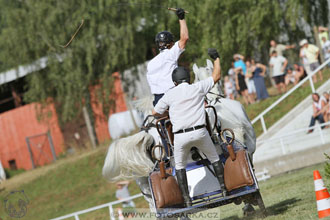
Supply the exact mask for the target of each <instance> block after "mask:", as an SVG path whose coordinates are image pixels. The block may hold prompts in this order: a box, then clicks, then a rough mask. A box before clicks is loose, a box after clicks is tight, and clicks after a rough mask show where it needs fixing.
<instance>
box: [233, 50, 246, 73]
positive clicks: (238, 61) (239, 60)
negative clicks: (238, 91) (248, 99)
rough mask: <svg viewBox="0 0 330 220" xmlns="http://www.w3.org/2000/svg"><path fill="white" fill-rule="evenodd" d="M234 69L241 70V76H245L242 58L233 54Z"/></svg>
mask: <svg viewBox="0 0 330 220" xmlns="http://www.w3.org/2000/svg"><path fill="white" fill-rule="evenodd" d="M234 60H235V62H234V68H235V69H236V68H239V67H241V68H242V71H243V75H244V76H245V74H246V65H245V63H244V56H242V55H240V54H234Z"/></svg>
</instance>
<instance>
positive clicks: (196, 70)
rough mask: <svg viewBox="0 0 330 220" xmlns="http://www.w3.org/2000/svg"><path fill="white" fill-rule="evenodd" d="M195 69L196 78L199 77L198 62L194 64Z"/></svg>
mask: <svg viewBox="0 0 330 220" xmlns="http://www.w3.org/2000/svg"><path fill="white" fill-rule="evenodd" d="M193 71H194V73H195V79H197V78H198V77H197V76H198V74H199V68H198V66H197V64H196V63H194V65H193Z"/></svg>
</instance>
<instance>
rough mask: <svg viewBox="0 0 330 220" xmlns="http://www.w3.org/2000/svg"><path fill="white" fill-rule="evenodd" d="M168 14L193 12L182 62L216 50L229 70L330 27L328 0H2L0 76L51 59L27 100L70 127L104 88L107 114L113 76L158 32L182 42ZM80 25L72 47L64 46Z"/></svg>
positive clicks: (144, 53) (145, 52)
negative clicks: (275, 43) (311, 29)
mask: <svg viewBox="0 0 330 220" xmlns="http://www.w3.org/2000/svg"><path fill="white" fill-rule="evenodd" d="M166 7H182V8H184V9H186V10H187V11H189V14H187V15H186V20H187V23H188V28H189V33H190V42H189V43H188V45H187V48H186V52H185V53H184V56H183V58H182V59H181V62H183V63H185V64H188V65H189V64H190V63H193V62H199V63H201V62H203V64H204V62H205V61H204V60H205V58H207V54H206V50H207V48H209V47H216V48H218V49H219V51H220V55H221V58H222V66H223V69H224V70H226V69H227V68H228V67H229V66H230V61H231V59H232V55H233V54H234V53H242V54H244V55H246V56H247V57H255V56H257V55H258V56H259V57H260V59H261V60H262V61H264V62H266V60H267V59H268V47H269V41H270V40H271V39H275V40H278V39H279V36H281V35H287V36H288V38H287V41H289V42H291V43H297V42H298V40H299V39H301V37H304V36H305V33H306V32H305V31H304V28H305V27H304V26H303V27H302V25H301V19H302V18H303V19H304V21H305V23H304V22H303V25H310V26H313V25H327V22H328V7H327V2H326V1H325V0H316V1H313V0H299V1H296V0H288V1H284V0H274V1H273V0H205V1H199V0H189V1H183V0H166V1H161V0H144V1H142V0H132V1H125V2H123V1H121V0H98V1H87V0H70V1H56V0H49V1H37V0H22V1H18V0H14V1H13V0H0V12H1V15H0V27H1V30H0V48H1V51H0V60H1V67H0V69H1V70H6V69H8V68H10V67H16V66H18V65H20V64H28V63H32V62H34V61H35V60H37V59H39V58H41V57H48V58H49V64H48V67H47V68H46V69H44V70H42V71H39V72H36V73H34V74H30V75H29V76H28V77H27V86H28V92H27V93H26V95H25V100H26V101H29V102H34V101H38V102H43V101H47V100H49V98H52V99H51V100H52V101H54V102H55V103H57V107H58V111H59V113H60V116H61V119H62V121H67V120H70V119H72V118H73V117H75V116H76V115H77V113H79V110H80V109H81V107H82V106H83V105H84V104H85V103H86V102H88V100H89V88H90V86H91V85H94V84H101V85H102V90H101V94H102V95H101V96H100V97H101V100H100V101H101V102H102V104H103V106H104V107H105V109H106V111H107V110H109V108H110V107H111V103H112V102H111V100H109V99H108V98H104V97H109V94H110V93H111V87H112V84H111V83H112V78H111V77H110V76H111V73H112V72H115V71H121V70H124V69H128V68H130V67H133V66H135V65H136V64H139V63H142V62H144V61H146V60H148V59H150V58H152V56H153V53H152V51H153V49H155V48H154V36H155V34H156V33H157V32H159V31H161V30H164V29H167V30H170V31H171V32H173V33H174V34H175V36H176V38H178V37H179V25H178V21H177V17H176V16H175V14H174V13H173V12H170V11H168V10H166ZM82 19H84V20H85V23H84V25H83V27H82V29H81V31H80V32H79V33H78V34H77V36H76V38H75V39H74V40H73V42H72V43H71V45H70V46H69V47H68V48H65V49H64V48H62V47H60V46H59V45H64V44H65V43H66V42H67V41H68V40H69V39H70V38H71V36H72V34H73V33H74V32H75V30H76V29H77V27H78V26H79V24H80V22H81V20H82ZM284 43H285V42H284ZM59 57H60V59H59Z"/></svg>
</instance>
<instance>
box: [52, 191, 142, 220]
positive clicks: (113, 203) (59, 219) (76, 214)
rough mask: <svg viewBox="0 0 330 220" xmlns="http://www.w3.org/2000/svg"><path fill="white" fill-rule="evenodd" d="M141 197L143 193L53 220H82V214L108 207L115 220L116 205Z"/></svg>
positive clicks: (111, 219) (112, 219)
mask: <svg viewBox="0 0 330 220" xmlns="http://www.w3.org/2000/svg"><path fill="white" fill-rule="evenodd" d="M141 196H143V195H142V193H140V194H136V195H134V196H131V197H129V198H126V199H121V200H117V201H113V202H109V203H106V204H103V205H98V206H94V207H92V208H89V209H85V210H81V211H78V212H74V213H71V214H68V215H64V216H61V217H57V218H53V219H51V220H62V219H67V218H72V217H74V218H75V220H80V219H79V215H82V214H85V213H88V212H92V211H95V210H98V209H103V208H106V207H108V208H109V215H110V220H115V217H114V216H115V215H114V210H113V206H114V205H117V204H120V203H122V202H126V201H130V200H133V199H136V198H139V197H141Z"/></svg>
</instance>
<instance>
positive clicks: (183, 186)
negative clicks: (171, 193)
mask: <svg viewBox="0 0 330 220" xmlns="http://www.w3.org/2000/svg"><path fill="white" fill-rule="evenodd" d="M175 174H176V178H177V180H178V185H179V187H180V190H181V192H182V197H183V200H184V203H185V205H186V207H190V206H191V199H190V197H189V190H188V182H187V174H186V169H180V170H175Z"/></svg>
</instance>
